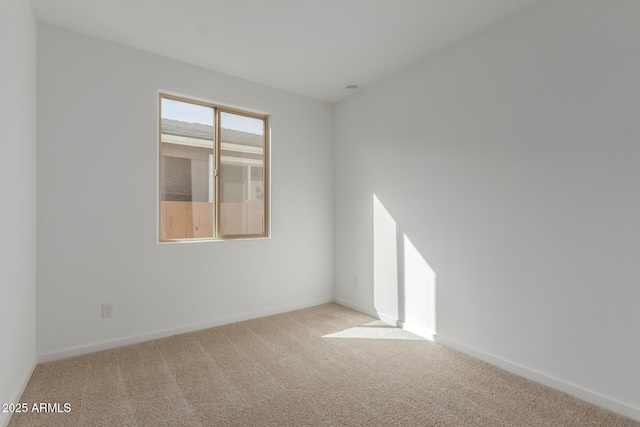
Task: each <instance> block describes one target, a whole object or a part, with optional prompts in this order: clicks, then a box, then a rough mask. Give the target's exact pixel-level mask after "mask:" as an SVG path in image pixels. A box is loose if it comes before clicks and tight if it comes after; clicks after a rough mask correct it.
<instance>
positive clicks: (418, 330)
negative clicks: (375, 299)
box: [335, 298, 436, 341]
mask: <svg viewBox="0 0 640 427" xmlns="http://www.w3.org/2000/svg"><path fill="white" fill-rule="evenodd" d="M335 302H336V303H337V304H340V305H343V306H345V307H347V308H350V309H352V310H355V311H359V312H360V313H364V314H367V315H369V316H371V317H375V318H377V319H380V320H381V321H382V322H384V323H387V324H389V325H392V326H396V327H398V328H401V329H404V330H405V331H407V332H411V333H412V334H416V335H418V336H420V337H422V338H426V339H428V340H429V341H435V339H436V334H434V333H433V331H430V330H429V329H427V328H424V327H422V326H420V325H416V324H411V323H405V322H402V321H400V320H398V319H396V318H394V317H391V316H387V315H386V314H384V313H371V312H369V311H368V310H364V309H363V308H362V307H360V306H358V305H357V304H354V303H352V302H350V301H347V300H343V299H341V298H336V299H335Z"/></svg>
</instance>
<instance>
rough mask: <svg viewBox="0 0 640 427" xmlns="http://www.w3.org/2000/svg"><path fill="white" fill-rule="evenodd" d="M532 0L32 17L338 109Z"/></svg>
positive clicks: (177, 4)
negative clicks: (355, 89)
mask: <svg viewBox="0 0 640 427" xmlns="http://www.w3.org/2000/svg"><path fill="white" fill-rule="evenodd" d="M536 1H539V0H180V1H178V0H31V3H32V4H33V6H34V9H35V11H36V14H37V16H38V20H39V21H41V22H45V23H48V24H51V25H54V26H57V27H61V28H66V29H69V30H72V31H76V32H79V33H83V34H87V35H90V36H93V37H97V38H100V39H103V40H108V41H111V42H115V43H119V44H122V45H126V46H130V47H134V48H137V49H141V50H144V51H147V52H152V53H156V54H159V55H163V56H166V57H169V58H174V59H177V60H180V61H183V62H187V63H190V64H195V65H199V66H202V67H205V68H208V69H211V70H215V71H220V72H222V73H226V74H231V75H234V76H236V77H240V78H243V79H247V80H251V81H254V82H257V83H262V84H265V85H268V86H272V87H276V88H279V89H283V90H286V91H290V92H294V93H297V94H300V95H304V96H308V97H311V98H315V99H319V100H323V101H330V102H335V101H338V100H340V99H342V98H344V97H346V96H348V95H349V94H350V93H349V92H348V91H346V90H345V89H344V88H345V86H347V85H349V84H355V85H358V86H359V87H360V88H364V87H366V86H368V85H371V84H372V83H375V82H376V81H378V80H380V79H382V78H384V77H386V76H388V75H390V74H393V73H394V72H396V71H398V70H400V69H402V68H404V67H406V66H408V65H410V64H412V63H414V62H417V61H419V60H420V59H422V58H424V57H426V56H427V55H429V54H431V53H433V52H435V51H437V50H439V49H441V48H443V47H445V46H447V45H449V44H451V43H453V42H455V41H457V40H459V39H461V38H463V37H465V36H467V35H469V34H471V33H473V32H475V31H478V30H480V29H482V28H485V27H487V26H489V25H491V24H493V23H494V22H496V21H498V20H501V19H503V18H505V17H507V16H509V15H511V14H513V13H515V12H517V11H519V10H521V9H523V8H524V7H526V6H528V5H530V4H532V3H535V2H536Z"/></svg>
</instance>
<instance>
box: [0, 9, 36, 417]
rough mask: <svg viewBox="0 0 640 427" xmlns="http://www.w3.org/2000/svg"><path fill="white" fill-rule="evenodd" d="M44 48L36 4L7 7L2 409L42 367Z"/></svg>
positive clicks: (0, 171)
mask: <svg viewBox="0 0 640 427" xmlns="http://www.w3.org/2000/svg"><path fill="white" fill-rule="evenodd" d="M36 43H37V38H36V21H35V16H34V14H33V12H32V10H31V5H30V4H29V2H28V0H8V1H3V2H2V3H0V56H1V57H2V65H1V66H0V93H1V94H2V102H0V129H1V132H2V140H1V141H0V146H1V147H2V149H1V150H0V151H1V152H2V155H1V156H0V183H1V184H0V185H1V188H2V202H1V203H0V224H2V236H1V237H0V334H1V338H0V403H9V402H15V401H16V399H18V398H19V397H20V393H21V392H22V388H23V386H24V385H25V384H26V381H27V380H28V379H29V376H30V375H31V371H32V369H33V367H35V340H36V338H35V333H36V326H35V321H36V320H35V319H36V312H35V310H36V296H35V291H36ZM8 415H9V414H7V413H1V412H0V425H4V423H5V422H8V419H9V418H8Z"/></svg>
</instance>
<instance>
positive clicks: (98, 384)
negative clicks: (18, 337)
mask: <svg viewBox="0 0 640 427" xmlns="http://www.w3.org/2000/svg"><path fill="white" fill-rule="evenodd" d="M416 338H417V337H416V336H414V335H411V334H409V333H407V332H405V331H402V330H398V329H395V328H389V327H387V326H385V325H384V324H382V323H380V322H378V321H376V320H375V319H373V318H371V317H369V316H366V315H363V314H361V313H357V312H355V311H352V310H349V309H346V308H344V307H341V306H339V305H337V304H327V305H323V306H319V307H314V308H310V309H306V310H300V311H295V312H291V313H286V314H281V315H276V316H270V317H266V318H262V319H256V320H250V321H246V322H240V323H235V324H231V325H226V326H221V327H217V328H211V329H206V330H203V331H198V332H193V333H188V334H183V335H177V336H174V337H170V338H165V339H160V340H156V341H150V342H146V343H142V344H136V345H132V346H128V347H122V348H118V349H113V350H108V351H103V352H99V353H94V354H89V355H85V356H81V357H75V358H71V359H67V360H62V361H58V362H51V363H45V364H41V365H38V366H37V367H36V370H35V372H34V374H33V376H32V378H31V381H30V382H29V384H28V386H27V388H26V390H25V393H24V395H23V399H22V402H26V403H27V404H28V405H29V407H31V405H33V403H40V402H45V403H60V404H61V408H63V406H62V405H63V404H64V403H69V404H70V406H71V412H69V413H33V412H27V413H24V414H22V413H17V414H15V415H14V416H13V418H12V419H11V423H10V424H9V425H10V427H20V426H456V427H460V426H492V427H495V426H581V427H586V426H607V427H609V426H640V423H637V422H635V421H632V420H630V419H628V418H624V417H622V416H619V415H616V414H613V413H611V412H609V411H606V410H603V409H600V408H597V407H595V406H593V405H590V404H588V403H585V402H582V401H580V400H577V399H575V398H573V397H571V396H568V395H566V394H564V393H561V392H558V391H555V390H552V389H550V388H547V387H545V386H542V385H540V384H537V383H534V382H531V381H528V380H526V379H523V378H520V377H518V376H516V375H513V374H510V373H508V372H505V371H503V370H501V369H498V368H496V367H493V366H491V365H488V364H486V363H483V362H480V361H478V360H475V359H473V358H470V357H468V356H465V355H463V354H461V353H458V352H456V351H454V350H451V349H449V348H446V347H443V346H441V345H438V344H434V343H432V342H430V341H426V340H422V339H416Z"/></svg>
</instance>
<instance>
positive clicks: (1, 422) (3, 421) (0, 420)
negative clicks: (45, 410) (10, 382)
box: [0, 355, 38, 427]
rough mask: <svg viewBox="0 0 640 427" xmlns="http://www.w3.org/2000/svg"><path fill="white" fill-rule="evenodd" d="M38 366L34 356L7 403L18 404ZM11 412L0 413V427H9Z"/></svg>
mask: <svg viewBox="0 0 640 427" xmlns="http://www.w3.org/2000/svg"><path fill="white" fill-rule="evenodd" d="M37 364H38V358H37V357H36V356H35V355H34V356H33V359H31V363H29V366H28V367H27V370H26V371H25V373H24V375H23V376H22V381H20V385H19V386H18V389H17V390H16V392H15V393H14V394H13V398H12V399H11V402H7V403H19V402H20V399H21V398H22V393H24V389H25V388H27V384H29V380H30V379H31V374H33V370H34V369H36V365H37ZM11 415H13V413H12V412H0V427H6V426H8V425H9V421H11Z"/></svg>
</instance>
